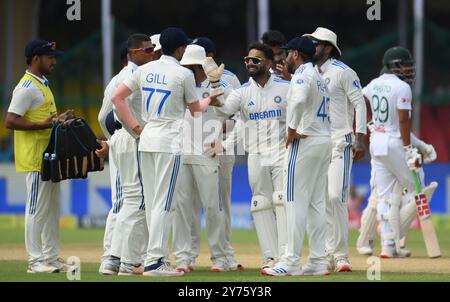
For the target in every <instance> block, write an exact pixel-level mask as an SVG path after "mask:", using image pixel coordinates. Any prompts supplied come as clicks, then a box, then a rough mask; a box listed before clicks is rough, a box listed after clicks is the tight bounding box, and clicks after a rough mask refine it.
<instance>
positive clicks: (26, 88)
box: [8, 71, 48, 116]
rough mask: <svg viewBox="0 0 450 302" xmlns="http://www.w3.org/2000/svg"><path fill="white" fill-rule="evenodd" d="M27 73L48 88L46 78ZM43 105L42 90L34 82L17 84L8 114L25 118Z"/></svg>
mask: <svg viewBox="0 0 450 302" xmlns="http://www.w3.org/2000/svg"><path fill="white" fill-rule="evenodd" d="M25 73H26V74H28V75H30V76H32V77H34V78H35V79H36V80H38V81H39V82H41V83H42V84H43V85H44V86H48V80H47V79H46V78H45V77H44V78H40V77H38V76H37V75H34V74H32V73H31V72H29V71H26V72H25ZM43 103H44V95H43V94H42V90H41V89H40V88H39V87H38V86H37V85H36V84H34V83H33V82H32V81H25V82H22V83H19V84H17V86H16V87H15V88H14V91H13V96H12V99H11V103H10V105H9V108H8V112H11V113H15V114H17V115H20V116H24V115H25V113H26V112H27V111H28V110H30V109H36V108H39V107H40V106H41V105H42V104H43Z"/></svg>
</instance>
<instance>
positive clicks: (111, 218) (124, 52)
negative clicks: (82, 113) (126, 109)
mask: <svg viewBox="0 0 450 302" xmlns="http://www.w3.org/2000/svg"><path fill="white" fill-rule="evenodd" d="M119 54H120V61H121V62H122V67H123V68H125V67H126V66H127V65H128V41H125V42H123V43H122V44H121V46H120V50H119ZM116 79H117V75H115V76H114V77H113V78H112V79H111V81H110V82H109V83H108V85H107V86H106V88H105V92H104V96H103V101H102V107H101V108H100V112H99V113H98V123H99V125H100V128H101V129H102V131H103V135H104V136H105V138H106V139H107V140H109V139H111V136H112V135H113V134H114V132H115V131H116V128H118V127H119V126H120V125H119V124H117V123H116V121H115V119H114V113H113V104H112V95H113V93H114V91H115V90H116V88H117V86H118V84H116ZM109 177H110V183H111V201H112V207H111V210H110V211H109V212H108V216H107V218H106V225H105V234H104V236H103V255H102V257H101V260H100V262H101V263H100V268H99V270H98V272H99V273H100V274H103V273H104V271H103V269H104V267H105V265H106V263H107V261H108V258H109V256H111V242H112V236H113V233H114V227H115V225H116V218H117V214H118V213H119V211H120V208H121V205H122V204H123V198H122V197H121V194H120V192H121V188H122V185H121V183H120V178H119V176H118V175H117V168H116V164H115V163H114V158H113V156H112V154H111V149H109Z"/></svg>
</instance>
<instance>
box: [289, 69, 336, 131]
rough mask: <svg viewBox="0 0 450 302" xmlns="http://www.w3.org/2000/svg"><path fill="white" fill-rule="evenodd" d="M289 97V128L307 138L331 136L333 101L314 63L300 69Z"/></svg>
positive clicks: (296, 73)
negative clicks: (331, 107)
mask: <svg viewBox="0 0 450 302" xmlns="http://www.w3.org/2000/svg"><path fill="white" fill-rule="evenodd" d="M290 83H291V85H290V87H289V91H288V95H287V121H286V122H287V124H288V126H289V128H292V129H296V130H297V133H299V134H304V135H307V136H330V115H329V103H330V97H329V95H328V91H327V85H326V84H325V81H324V79H323V78H322V76H321V75H320V74H319V72H318V71H317V70H316V69H314V66H313V64H312V63H310V62H309V63H305V64H302V65H300V66H299V67H298V68H297V70H296V71H295V74H294V76H293V77H292V80H291V82H290Z"/></svg>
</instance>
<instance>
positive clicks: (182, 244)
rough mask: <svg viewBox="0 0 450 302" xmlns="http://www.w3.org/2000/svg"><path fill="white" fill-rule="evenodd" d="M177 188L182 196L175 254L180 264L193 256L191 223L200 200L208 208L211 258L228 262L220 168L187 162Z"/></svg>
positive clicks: (178, 200)
mask: <svg viewBox="0 0 450 302" xmlns="http://www.w3.org/2000/svg"><path fill="white" fill-rule="evenodd" d="M176 190H177V193H178V195H177V196H176V210H175V214H174V224H173V253H174V255H175V257H176V260H177V263H180V262H184V261H186V262H187V261H189V260H190V259H191V258H192V256H193V255H192V253H191V251H192V249H191V244H192V240H191V226H192V223H193V221H192V219H193V214H192V213H193V211H194V203H195V202H196V200H200V202H201V204H202V207H203V208H204V209H205V218H206V230H207V234H208V244H209V250H210V253H211V260H212V261H213V262H214V261H217V260H220V261H223V262H225V261H226V255H225V242H226V241H225V225H224V221H225V215H224V213H223V208H222V204H221V201H220V192H219V168H218V167H217V166H203V165H193V164H184V165H183V166H182V168H181V171H180V175H179V179H178V184H177V188H176ZM200 210H201V208H200ZM196 214H197V213H196Z"/></svg>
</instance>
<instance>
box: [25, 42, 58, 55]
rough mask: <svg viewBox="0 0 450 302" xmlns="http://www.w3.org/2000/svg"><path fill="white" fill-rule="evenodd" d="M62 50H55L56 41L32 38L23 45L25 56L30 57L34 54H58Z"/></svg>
mask: <svg viewBox="0 0 450 302" xmlns="http://www.w3.org/2000/svg"><path fill="white" fill-rule="evenodd" d="M62 54H64V52H63V51H60V50H56V42H48V41H45V40H33V41H31V42H30V43H28V44H27V46H26V47H25V57H26V58H32V57H34V56H43V55H47V56H60V55H62Z"/></svg>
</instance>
